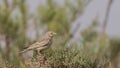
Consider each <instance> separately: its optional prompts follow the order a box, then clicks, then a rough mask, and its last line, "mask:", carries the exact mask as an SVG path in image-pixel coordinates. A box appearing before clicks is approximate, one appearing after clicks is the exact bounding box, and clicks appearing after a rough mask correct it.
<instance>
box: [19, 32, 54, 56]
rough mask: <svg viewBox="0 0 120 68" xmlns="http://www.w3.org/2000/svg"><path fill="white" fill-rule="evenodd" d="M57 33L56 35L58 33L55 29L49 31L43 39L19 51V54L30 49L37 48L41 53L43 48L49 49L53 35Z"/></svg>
mask: <svg viewBox="0 0 120 68" xmlns="http://www.w3.org/2000/svg"><path fill="white" fill-rule="evenodd" d="M55 35H56V33H55V32H54V31H48V32H47V33H46V34H45V36H44V38H43V39H42V40H40V41H37V42H35V43H33V44H32V45H30V46H28V47H27V48H26V49H24V50H23V51H21V52H19V54H22V53H25V52H27V51H30V50H37V51H38V53H39V52H41V51H43V50H46V49H48V48H49V47H50V46H51V44H52V40H53V37H54V36H55Z"/></svg>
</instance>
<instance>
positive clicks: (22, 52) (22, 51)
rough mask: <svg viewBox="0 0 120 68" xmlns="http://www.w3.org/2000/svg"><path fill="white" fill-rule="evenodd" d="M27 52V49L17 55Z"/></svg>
mask: <svg viewBox="0 0 120 68" xmlns="http://www.w3.org/2000/svg"><path fill="white" fill-rule="evenodd" d="M27 51H29V49H25V50H23V51H20V52H19V54H22V53H25V52H27Z"/></svg>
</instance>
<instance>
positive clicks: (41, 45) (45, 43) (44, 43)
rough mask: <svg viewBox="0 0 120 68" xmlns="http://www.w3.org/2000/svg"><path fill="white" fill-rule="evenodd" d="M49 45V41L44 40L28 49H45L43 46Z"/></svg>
mask: <svg viewBox="0 0 120 68" xmlns="http://www.w3.org/2000/svg"><path fill="white" fill-rule="evenodd" d="M48 43H49V40H45V39H43V40H41V41H40V42H36V43H34V44H32V45H30V46H29V47H28V49H35V48H39V47H43V46H46V45H48Z"/></svg>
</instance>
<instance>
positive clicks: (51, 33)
mask: <svg viewBox="0 0 120 68" xmlns="http://www.w3.org/2000/svg"><path fill="white" fill-rule="evenodd" d="M47 35H48V36H49V37H53V36H55V35H56V33H55V32H53V31H48V32H47Z"/></svg>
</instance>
